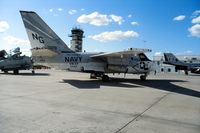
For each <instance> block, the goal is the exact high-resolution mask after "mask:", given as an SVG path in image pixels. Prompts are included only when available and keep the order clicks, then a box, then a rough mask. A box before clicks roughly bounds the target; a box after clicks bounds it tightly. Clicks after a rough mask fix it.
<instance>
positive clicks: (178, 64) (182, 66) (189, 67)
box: [164, 53, 200, 75]
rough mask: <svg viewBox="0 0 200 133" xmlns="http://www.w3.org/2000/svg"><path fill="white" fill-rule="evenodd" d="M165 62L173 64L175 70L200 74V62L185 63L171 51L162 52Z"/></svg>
mask: <svg viewBox="0 0 200 133" xmlns="http://www.w3.org/2000/svg"><path fill="white" fill-rule="evenodd" d="M164 57H165V62H164V63H165V64H170V65H174V66H175V70H176V71H177V70H184V71H185V74H186V75H188V71H190V72H191V73H197V74H200V63H187V62H183V61H180V60H178V59H177V58H176V56H175V55H173V54H172V53H164Z"/></svg>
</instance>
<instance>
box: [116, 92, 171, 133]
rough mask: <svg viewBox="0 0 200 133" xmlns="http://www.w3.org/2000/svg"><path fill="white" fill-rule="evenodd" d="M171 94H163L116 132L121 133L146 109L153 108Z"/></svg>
mask: <svg viewBox="0 0 200 133" xmlns="http://www.w3.org/2000/svg"><path fill="white" fill-rule="evenodd" d="M169 94H170V93H166V94H165V95H163V96H162V97H160V98H159V99H158V100H157V101H155V102H154V103H153V104H151V105H150V106H149V107H148V108H147V109H145V110H144V111H143V112H141V113H139V114H138V115H137V116H136V117H134V118H133V119H132V120H130V121H129V122H127V123H126V124H125V125H124V126H122V127H121V128H119V129H118V130H117V131H116V132H115V133H119V132H120V131H122V130H123V129H124V128H126V127H127V126H128V125H129V124H131V123H132V122H134V121H135V120H137V118H139V117H141V116H142V115H143V114H144V113H145V112H146V111H148V110H149V109H151V108H152V107H153V106H155V105H156V104H157V103H159V102H160V101H161V100H162V99H164V98H165V97H166V96H167V95H169Z"/></svg>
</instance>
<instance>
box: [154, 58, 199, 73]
mask: <svg viewBox="0 0 200 133" xmlns="http://www.w3.org/2000/svg"><path fill="white" fill-rule="evenodd" d="M176 57H177V58H178V59H179V60H180V61H183V62H187V63H200V55H176ZM153 61H154V62H155V63H156V72H158V73H182V72H181V71H176V70H175V67H174V66H173V65H168V64H164V63H163V62H164V61H165V58H164V55H155V56H153Z"/></svg>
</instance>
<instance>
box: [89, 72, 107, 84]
mask: <svg viewBox="0 0 200 133" xmlns="http://www.w3.org/2000/svg"><path fill="white" fill-rule="evenodd" d="M98 77H100V78H101V79H102V81H105V82H106V81H109V79H110V78H109V76H108V75H105V74H103V73H101V74H100V73H91V74H90V79H97V78H98Z"/></svg>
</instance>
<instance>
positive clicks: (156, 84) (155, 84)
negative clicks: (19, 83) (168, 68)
mask: <svg viewBox="0 0 200 133" xmlns="http://www.w3.org/2000/svg"><path fill="white" fill-rule="evenodd" d="M174 82H187V81H184V80H173V79H168V80H166V79H148V80H146V81H141V80H139V79H124V78H111V80H110V81H109V82H103V81H100V80H75V79H73V80H67V79H63V81H61V82H60V83H68V84H70V85H72V86H74V87H76V88H78V89H100V88H101V86H112V87H120V88H122V89H123V88H133V89H134V88H135V87H150V88H152V89H158V90H164V91H168V92H173V93H178V94H182V95H187V96H193V97H197V98H200V92H199V91H196V90H192V89H190V88H185V87H182V86H178V85H175V84H173V83H174Z"/></svg>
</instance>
